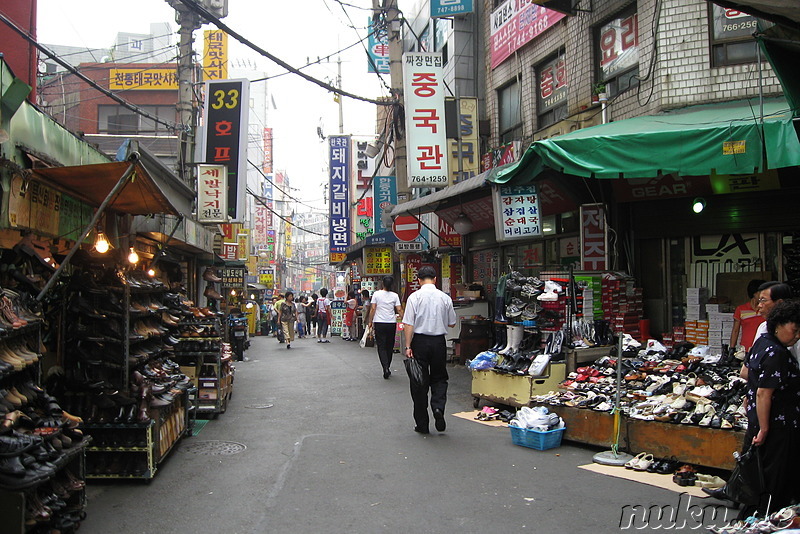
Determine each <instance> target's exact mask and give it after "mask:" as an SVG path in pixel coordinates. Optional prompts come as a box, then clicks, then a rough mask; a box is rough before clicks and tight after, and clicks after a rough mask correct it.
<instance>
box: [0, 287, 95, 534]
mask: <svg viewBox="0 0 800 534" xmlns="http://www.w3.org/2000/svg"><path fill="white" fill-rule="evenodd" d="M9 295H11V296H9ZM0 300H2V302H0V316H2V319H0V518H2V521H0V531H2V532H4V533H5V532H14V533H17V532H18V533H24V532H33V531H36V532H39V531H42V532H44V531H46V532H51V531H54V530H61V531H67V529H76V528H77V527H78V526H79V524H80V521H82V520H83V519H84V518H85V512H84V509H85V507H86V493H85V485H86V483H85V477H86V475H85V471H86V460H85V450H86V447H87V445H88V444H89V443H90V438H84V436H83V433H82V431H81V430H80V429H79V428H78V425H79V422H80V420H79V418H77V417H75V416H73V415H71V414H69V413H67V412H64V411H63V410H62V408H61V405H60V404H59V402H58V401H57V399H56V398H55V397H53V396H51V395H50V394H48V393H47V391H45V390H44V389H43V388H42V387H41V386H40V385H39V384H40V377H41V363H40V361H41V358H42V356H41V353H40V350H41V346H42V344H41V324H42V321H41V317H40V316H39V315H38V312H33V311H31V310H29V309H27V307H26V303H25V297H21V296H19V295H18V294H12V293H10V292H8V293H6V294H5V295H4V296H3V297H2V299H0Z"/></svg>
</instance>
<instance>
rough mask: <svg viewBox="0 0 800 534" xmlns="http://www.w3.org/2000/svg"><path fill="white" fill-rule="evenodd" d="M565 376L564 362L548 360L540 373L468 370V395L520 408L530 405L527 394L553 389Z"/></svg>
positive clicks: (556, 387) (529, 396) (555, 389)
mask: <svg viewBox="0 0 800 534" xmlns="http://www.w3.org/2000/svg"><path fill="white" fill-rule="evenodd" d="M565 377H566V363H565V362H554V363H550V364H549V365H548V366H547V369H546V370H545V374H544V375H542V376H527V375H507V374H502V373H496V372H494V371H472V396H473V397H474V403H473V404H474V406H475V407H476V408H477V407H478V404H479V403H480V399H486V400H490V401H492V402H497V403H500V404H507V405H508V406H514V407H516V408H520V407H522V406H530V404H531V397H532V396H534V395H544V394H545V393H547V392H549V391H557V390H558V385H559V384H560V383H561V382H563V381H564V378H565Z"/></svg>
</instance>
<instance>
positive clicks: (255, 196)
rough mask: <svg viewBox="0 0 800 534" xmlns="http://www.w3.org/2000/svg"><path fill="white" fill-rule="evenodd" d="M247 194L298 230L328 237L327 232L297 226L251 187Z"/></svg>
mask: <svg viewBox="0 0 800 534" xmlns="http://www.w3.org/2000/svg"><path fill="white" fill-rule="evenodd" d="M247 194H248V195H250V196H252V197H253V198H254V199H256V202H258V203H259V204H261V205H262V206H264V207H265V208H267V210H268V211H269V212H271V213H272V214H273V215H275V216H276V217H277V218H279V219H280V220H282V221H283V222H285V223H286V224H288V225H289V226H293V227H295V228H297V229H298V230H302V231H304V232H306V233H309V234H314V235H318V236H322V237H327V234H321V233H319V232H315V231H314V230H309V229H308V228H303V227H302V226H297V225H296V224H295V223H293V222H292V221H290V220H289V219H287V218H286V217H284V216H283V215H281V214H280V213H278V212H277V211H275V210H274V209H272V208H270V207H269V206H268V205H267V203H266V202H264V199H263V198H261V197H260V196H258V195H256V194H255V193H253V190H252V189H250V188H249V187H248V188H247Z"/></svg>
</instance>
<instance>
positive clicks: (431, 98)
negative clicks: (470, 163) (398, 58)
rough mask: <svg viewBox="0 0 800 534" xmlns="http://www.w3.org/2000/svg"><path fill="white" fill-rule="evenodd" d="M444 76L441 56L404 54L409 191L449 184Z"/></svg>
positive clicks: (424, 53)
mask: <svg viewBox="0 0 800 534" xmlns="http://www.w3.org/2000/svg"><path fill="white" fill-rule="evenodd" d="M443 75H444V69H443V60H442V54H441V53H440V52H408V53H406V54H403V90H404V94H405V104H406V137H407V145H406V147H407V156H408V187H445V186H447V185H449V184H450V177H449V174H448V170H447V169H448V156H447V152H448V144H447V132H446V131H445V119H444V93H445V91H446V89H445V87H444V80H443Z"/></svg>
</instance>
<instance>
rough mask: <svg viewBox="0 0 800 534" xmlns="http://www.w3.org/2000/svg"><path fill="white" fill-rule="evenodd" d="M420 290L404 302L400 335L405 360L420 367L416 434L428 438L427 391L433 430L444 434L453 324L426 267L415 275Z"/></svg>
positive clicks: (448, 304)
mask: <svg viewBox="0 0 800 534" xmlns="http://www.w3.org/2000/svg"><path fill="white" fill-rule="evenodd" d="M417 278H418V279H419V283H420V288H419V289H418V290H417V291H415V292H414V293H412V294H411V296H410V297H408V300H407V301H406V309H405V313H404V314H403V325H404V327H403V333H404V336H405V342H406V357H407V358H414V359H416V360H417V361H418V362H419V363H420V364H421V366H422V374H423V377H424V379H425V380H424V385H417V384H415V383H414V381H412V383H411V399H412V400H413V402H414V422H415V423H416V426H415V427H414V431H415V432H419V433H420V434H428V433H429V430H428V423H429V418H428V389H430V392H431V397H430V406H431V411H432V412H433V418H434V420H435V426H436V430H437V431H439V432H444V430H445V428H446V426H447V425H446V423H445V420H444V407H445V404H446V402H447V381H448V379H449V376H448V374H447V340H446V339H445V335H446V334H447V329H448V328H452V327H453V326H455V324H456V311H455V309H454V308H453V300H452V299H451V298H450V296H449V295H448V294H447V293H444V292H443V291H441V290H439V289H437V288H436V270H435V269H434V268H433V267H430V266H428V265H425V266H424V267H422V268H420V270H419V273H418V274H417Z"/></svg>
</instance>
